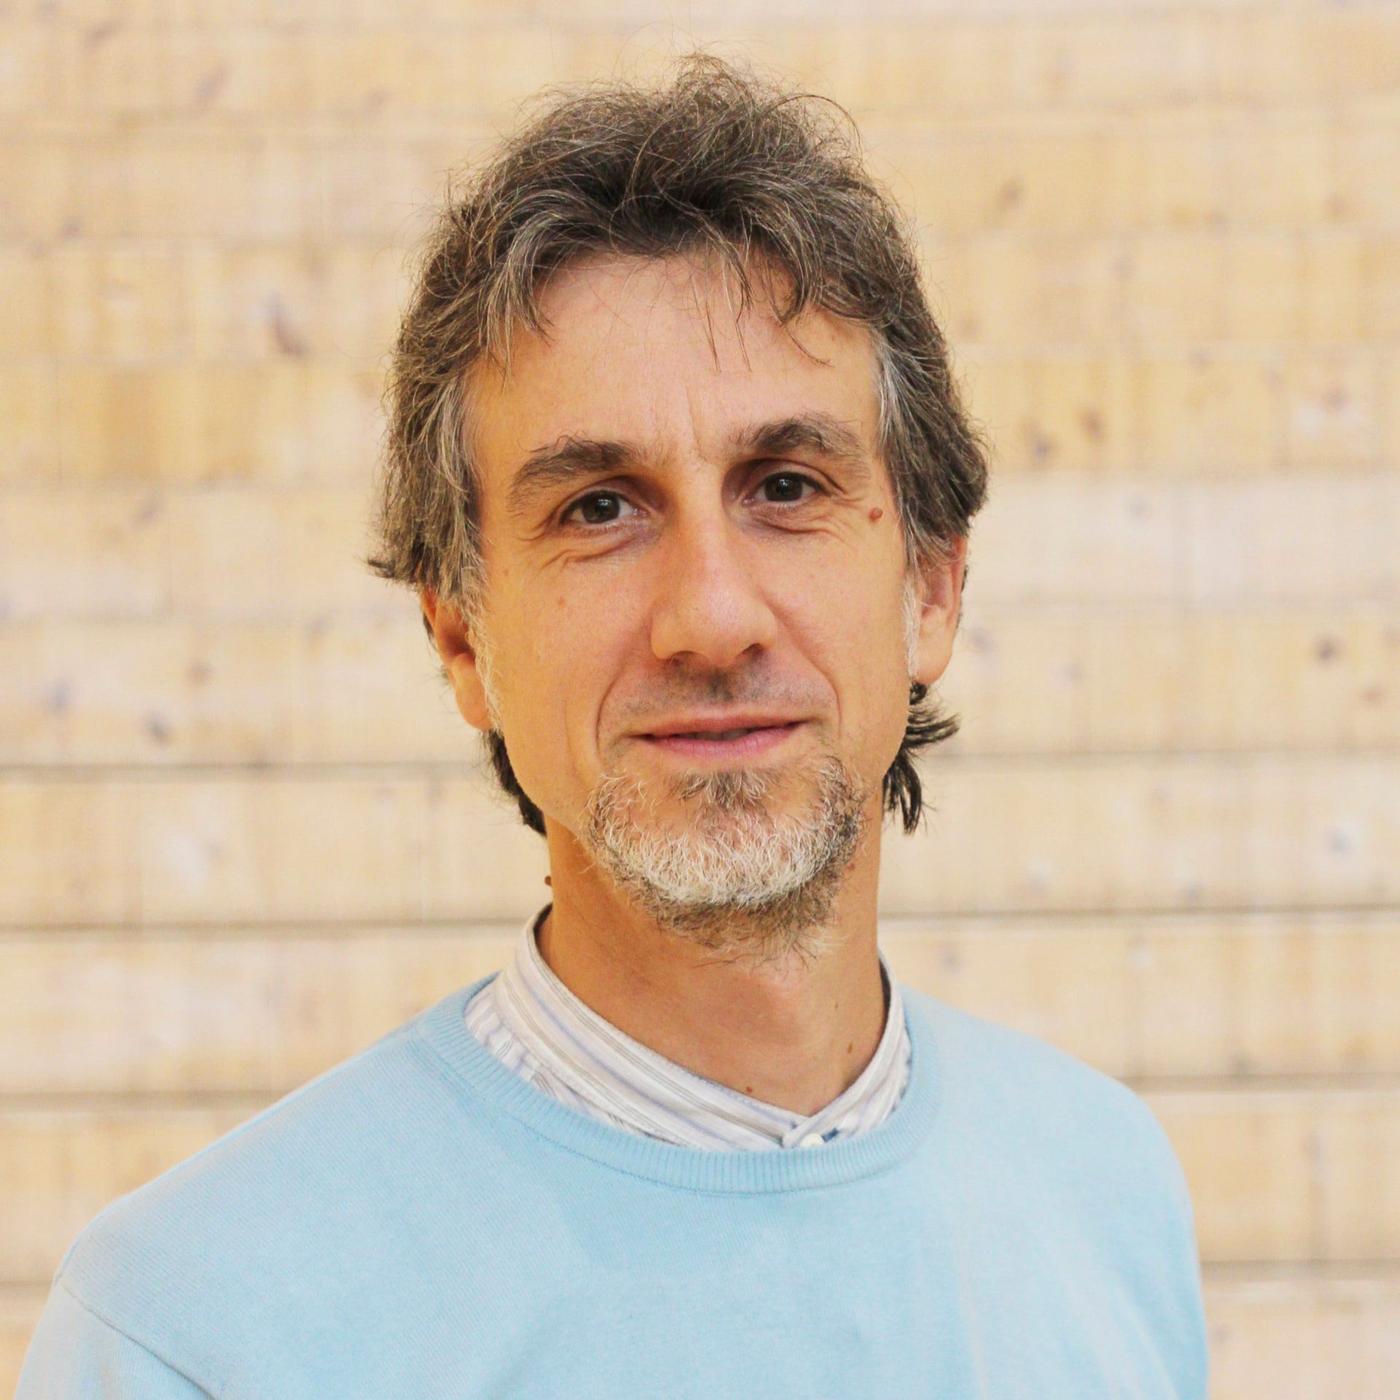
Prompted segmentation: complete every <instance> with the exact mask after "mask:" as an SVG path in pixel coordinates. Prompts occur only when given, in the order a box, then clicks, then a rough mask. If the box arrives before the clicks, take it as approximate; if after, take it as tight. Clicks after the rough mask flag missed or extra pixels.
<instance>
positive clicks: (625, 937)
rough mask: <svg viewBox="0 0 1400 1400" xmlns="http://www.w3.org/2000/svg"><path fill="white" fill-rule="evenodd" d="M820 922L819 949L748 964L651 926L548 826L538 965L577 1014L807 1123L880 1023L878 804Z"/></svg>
mask: <svg viewBox="0 0 1400 1400" xmlns="http://www.w3.org/2000/svg"><path fill="white" fill-rule="evenodd" d="M871 817H872V819H871V820H870V822H869V823H868V825H867V828H866V832H867V834H866V837H865V839H864V840H863V841H862V842H861V845H860V848H859V850H858V852H857V854H856V856H855V858H854V860H853V861H852V862H851V864H850V865H849V866H848V867H847V868H846V871H845V872H844V878H843V880H842V884H841V887H840V889H839V890H838V891H837V893H836V897H835V900H834V902H833V906H832V911H831V916H830V919H829V920H828V922H827V923H826V924H825V925H823V932H824V933H825V935H826V939H825V943H826V947H827V951H825V952H823V953H821V954H820V955H818V956H815V957H811V958H807V957H803V956H801V955H799V954H797V953H791V954H787V955H784V956H782V957H778V958H774V959H772V960H769V961H765V962H763V963H762V964H761V965H755V964H754V963H753V962H752V961H751V960H748V959H745V958H744V957H743V956H742V947H741V946H739V947H730V948H727V949H715V948H711V947H703V946H701V945H700V944H698V943H696V942H694V941H691V940H689V939H687V938H685V937H682V936H680V935H678V934H676V933H673V932H670V931H669V930H667V929H664V928H662V927H660V926H659V925H657V924H656V923H655V922H654V921H653V920H652V919H650V918H649V917H648V916H646V915H645V914H643V913H641V912H640V911H639V910H638V909H637V908H636V906H635V905H633V904H631V903H630V902H628V901H627V900H626V899H625V898H624V897H623V896H622V895H621V894H620V893H619V891H618V890H617V889H616V887H615V886H613V885H612V884H611V883H610V882H608V881H607V880H606V879H605V878H604V877H603V876H602V875H601V873H600V872H599V871H598V869H597V867H596V866H595V865H594V864H593V863H592V862H591V861H590V860H589V858H588V856H587V854H586V852H585V851H584V850H583V849H582V847H580V846H579V844H578V842H577V840H576V839H575V838H574V836H573V835H572V833H571V832H568V831H567V830H564V829H562V828H559V827H556V826H555V825H554V824H553V823H552V822H551V823H548V824H547V825H548V831H549V848H550V880H551V890H552V892H553V895H554V905H553V908H552V909H551V911H550V913H549V914H548V915H547V916H546V918H545V919H544V920H543V922H542V923H541V925H540V928H539V932H538V936H537V942H538V946H539V950H540V956H541V957H542V958H543V959H544V962H545V964H546V965H547V966H548V967H549V968H550V970H551V971H552V972H553V973H554V974H555V976H556V977H558V978H559V980H560V981H561V982H562V983H563V984H564V985H565V986H566V987H567V988H568V989H569V990H570V991H571V992H572V993H573V994H574V995H575V996H576V997H578V998H579V1000H580V1001H582V1002H583V1003H584V1004H585V1005H587V1006H588V1007H590V1008H591V1009H592V1010H594V1011H596V1012H597V1013H598V1015H600V1016H602V1017H603V1018H604V1019H605V1020H607V1021H609V1022H611V1023H612V1024H613V1025H615V1026H616V1027H617V1028H618V1029H619V1030H621V1031H623V1032H624V1033H625V1034H627V1035H629V1036H631V1037H632V1038H633V1039H634V1040H637V1041H640V1042H641V1043H642V1044H643V1045H645V1046H647V1047H648V1049H651V1050H654V1051H656V1053H657V1054H659V1055H664V1056H665V1057H666V1058H667V1059H669V1060H671V1061H672V1062H673V1063H676V1064H679V1065H681V1066H683V1067H684V1068H686V1069H688V1070H690V1071H691V1072H692V1073H694V1074H698V1075H701V1076H703V1077H704V1078H706V1079H711V1080H714V1081H716V1082H717V1083H720V1084H724V1085H726V1086H728V1087H729V1088H731V1089H735V1090H737V1091H738V1092H739V1093H741V1094H746V1095H748V1096H749V1097H751V1098H756V1099H759V1100H761V1101H762V1102H764V1103H770V1104H774V1105H776V1106H778V1107H781V1108H786V1109H788V1110H790V1111H791V1112H794V1113H797V1114H801V1115H802V1116H804V1117H805V1116H808V1115H810V1114H813V1113H816V1112H817V1111H818V1110H819V1109H822V1108H824V1107H825V1106H826V1105H827V1104H828V1103H830V1102H831V1101H832V1100H833V1099H834V1098H836V1097H837V1096H838V1095H839V1094H841V1093H842V1092H843V1091H844V1090H845V1089H847V1088H849V1086H850V1085H851V1084H853V1083H854V1082H855V1080H856V1079H857V1078H859V1076H860V1074H861V1072H862V1071H863V1070H864V1069H865V1067H866V1065H867V1064H869V1063H870V1060H871V1058H872V1057H873V1055H874V1054H875V1051H876V1049H877V1048H878V1046H879V1043H880V1038H881V1036H882V1035H883V1033H884V1026H885V998H884V987H883V984H882V982H881V978H880V963H879V955H878V951H877V943H876V930H877V925H876V891H877V885H878V873H879V857H880V830H881V827H880V818H881V813H880V810H879V807H878V801H877V802H876V805H875V808H874V810H873V812H872V813H871Z"/></svg>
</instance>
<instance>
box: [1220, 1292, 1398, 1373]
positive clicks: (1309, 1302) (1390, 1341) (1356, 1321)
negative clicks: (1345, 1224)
mask: <svg viewBox="0 0 1400 1400" xmlns="http://www.w3.org/2000/svg"><path fill="white" fill-rule="evenodd" d="M1234 1272H1235V1271H1233V1270H1231V1271H1229V1276H1225V1277H1221V1276H1220V1274H1219V1273H1218V1272H1217V1271H1213V1270H1209V1269H1207V1270H1206V1274H1205V1287H1204V1290H1203V1291H1204V1294H1205V1307H1206V1317H1207V1320H1208V1323H1209V1335H1210V1359H1211V1384H1210V1393H1211V1398H1212V1400H1262V1397H1266V1396H1268V1397H1283V1396H1308V1397H1322V1396H1332V1395H1337V1396H1340V1395H1345V1396H1346V1397H1347V1400H1390V1397H1391V1396H1393V1395H1394V1393H1395V1377H1396V1375H1400V1277H1397V1276H1396V1274H1395V1273H1394V1272H1376V1273H1371V1274H1366V1273H1358V1274H1356V1275H1354V1276H1349V1277H1339V1278H1332V1277H1329V1276H1328V1275H1327V1273H1326V1272H1324V1271H1318V1272H1311V1271H1308V1272H1301V1273H1299V1274H1297V1275H1293V1274H1292V1273H1291V1272H1290V1275H1289V1276H1285V1277H1279V1278H1270V1277H1267V1276H1260V1277H1255V1278H1250V1277H1247V1276H1246V1277H1236V1276H1233V1275H1234Z"/></svg>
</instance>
